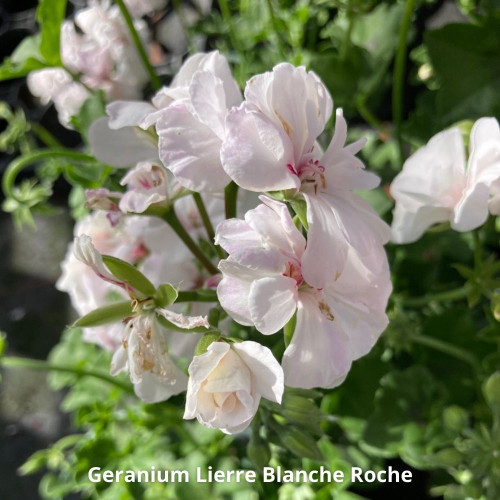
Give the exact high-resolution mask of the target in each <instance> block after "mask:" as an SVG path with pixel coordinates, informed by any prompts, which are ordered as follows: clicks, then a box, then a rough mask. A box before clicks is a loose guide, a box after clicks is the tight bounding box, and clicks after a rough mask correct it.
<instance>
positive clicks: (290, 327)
mask: <svg viewBox="0 0 500 500" xmlns="http://www.w3.org/2000/svg"><path fill="white" fill-rule="evenodd" d="M296 324H297V311H295V313H294V315H293V316H292V317H291V318H290V321H288V323H287V324H286V325H285V327H284V328H283V337H284V339H285V346H286V347H288V345H289V344H290V342H291V341H292V337H293V332H294V331H295V325H296Z"/></svg>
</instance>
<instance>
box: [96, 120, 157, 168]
mask: <svg viewBox="0 0 500 500" xmlns="http://www.w3.org/2000/svg"><path fill="white" fill-rule="evenodd" d="M88 138H89V143H90V150H91V151H92V154H93V155H94V156H95V157H96V158H97V159H98V160H99V161H101V162H103V163H105V164H106V165H112V166H114V167H119V168H124V167H130V166H133V165H135V164H136V163H139V162H140V161H150V162H153V163H156V162H158V149H157V147H156V145H155V144H154V143H153V141H152V139H151V138H150V137H149V136H148V135H147V134H146V133H145V132H143V131H141V130H140V129H137V128H133V127H125V128H121V129H118V130H112V129H111V128H110V127H109V118H106V117H103V118H98V119H97V120H96V121H95V122H94V123H92V125H91V126H90V128H89V134H88Z"/></svg>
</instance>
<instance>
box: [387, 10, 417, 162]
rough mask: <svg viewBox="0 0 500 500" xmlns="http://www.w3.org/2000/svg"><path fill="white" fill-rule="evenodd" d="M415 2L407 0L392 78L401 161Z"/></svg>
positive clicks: (395, 125)
mask: <svg viewBox="0 0 500 500" xmlns="http://www.w3.org/2000/svg"><path fill="white" fill-rule="evenodd" d="M415 4H416V0H406V5H405V10H404V13H403V19H402V21H401V27H400V31H399V43H398V50H397V52H396V60H395V63H394V75H393V80H392V120H393V123H394V128H395V135H396V140H397V142H398V148H399V156H400V160H401V162H403V160H404V152H403V139H402V137H401V121H402V119H403V83H404V75H405V66H406V49H407V44H408V32H409V30H410V26H411V20H412V17H413V11H414V9H415Z"/></svg>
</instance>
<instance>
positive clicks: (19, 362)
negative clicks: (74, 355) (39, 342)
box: [0, 356, 134, 394]
mask: <svg viewBox="0 0 500 500" xmlns="http://www.w3.org/2000/svg"><path fill="white" fill-rule="evenodd" d="M0 365H1V366H4V367H7V368H27V369H29V370H39V371H55V372H63V373H73V374H74V375H78V376H80V377H94V378H98V379H100V380H104V381H105V382H107V383H108V384H112V385H114V386H116V387H119V388H120V389H122V390H123V391H125V392H128V393H129V394H134V390H133V389H132V387H130V386H129V385H127V384H124V383H123V382H121V381H120V380H117V379H116V378H114V377H112V376H111V375H107V374H106V373H102V372H98V371H94V370H84V369H82V368H75V367H74V366H68V365H54V364H51V363H49V362H48V361H42V360H39V359H28V358H20V357H17V356H5V357H3V358H0Z"/></svg>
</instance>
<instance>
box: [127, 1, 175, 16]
mask: <svg viewBox="0 0 500 500" xmlns="http://www.w3.org/2000/svg"><path fill="white" fill-rule="evenodd" d="M166 3H167V0H125V5H126V6H127V9H128V10H129V12H130V14H131V15H132V16H133V17H141V16H144V15H146V14H151V12H154V11H155V10H160V9H163V7H165V4H166Z"/></svg>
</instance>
